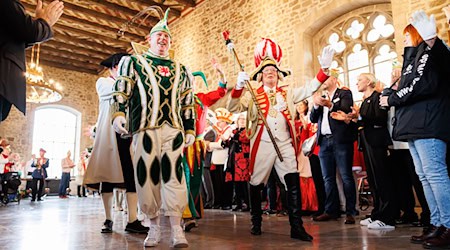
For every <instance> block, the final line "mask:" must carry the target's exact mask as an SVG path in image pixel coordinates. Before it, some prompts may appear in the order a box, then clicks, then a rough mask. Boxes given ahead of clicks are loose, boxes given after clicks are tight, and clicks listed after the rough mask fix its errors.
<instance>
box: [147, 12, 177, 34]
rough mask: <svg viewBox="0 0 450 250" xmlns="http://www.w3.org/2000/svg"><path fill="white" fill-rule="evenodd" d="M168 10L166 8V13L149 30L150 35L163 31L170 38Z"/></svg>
mask: <svg viewBox="0 0 450 250" xmlns="http://www.w3.org/2000/svg"><path fill="white" fill-rule="evenodd" d="M169 10H170V8H167V10H166V13H165V14H164V17H163V19H161V20H160V21H159V22H158V23H157V24H156V25H155V26H153V28H152V29H151V30H150V35H152V34H153V33H155V32H158V31H163V32H166V33H167V34H168V35H169V36H170V37H172V36H171V35H170V30H169V25H168V24H167V21H168V17H169Z"/></svg>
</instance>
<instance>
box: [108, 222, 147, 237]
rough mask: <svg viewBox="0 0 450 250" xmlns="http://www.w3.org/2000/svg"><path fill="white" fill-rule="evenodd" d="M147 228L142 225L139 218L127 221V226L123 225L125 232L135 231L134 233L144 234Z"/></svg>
mask: <svg viewBox="0 0 450 250" xmlns="http://www.w3.org/2000/svg"><path fill="white" fill-rule="evenodd" d="M111 223H112V222H111ZM111 228H112V226H111ZM148 229H149V228H148V227H146V226H143V225H142V223H141V222H140V221H139V220H135V221H133V222H132V223H128V224H127V226H126V227H125V231H126V232H129V233H136V234H145V233H147V232H148Z"/></svg>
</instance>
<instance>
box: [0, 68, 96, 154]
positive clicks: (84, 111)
mask: <svg viewBox="0 0 450 250" xmlns="http://www.w3.org/2000/svg"><path fill="white" fill-rule="evenodd" d="M42 67H43V69H44V73H45V77H46V79H54V80H55V81H58V82H60V83H61V86H62V87H63V90H62V92H63V93H64V97H63V99H62V100H61V101H60V102H56V103H52V104H56V105H64V106H68V107H70V108H73V109H75V110H77V111H78V112H80V113H81V130H80V133H81V141H80V150H82V149H84V148H86V147H87V146H90V145H91V144H92V143H93V142H92V140H91V139H89V138H88V137H87V136H84V135H83V132H84V130H85V129H86V128H87V127H88V126H90V125H93V124H95V123H96V121H97V112H98V97H97V92H96V90H95V82H96V81H97V78H98V77H99V76H96V75H91V74H86V73H78V72H73V71H67V70H62V69H57V68H52V67H48V66H45V65H42ZM43 105H45V104H42V105H41V104H30V103H28V104H27V115H26V116H24V115H23V114H22V113H21V112H19V111H18V110H17V109H16V108H15V107H13V108H12V110H11V113H10V115H9V116H8V118H7V119H6V121H5V122H2V123H0V137H5V138H7V139H8V140H9V141H10V142H11V147H12V150H13V151H14V152H17V153H19V154H20V155H21V156H22V157H23V158H29V157H30V155H31V154H32V153H38V152H31V151H32V144H33V141H32V140H33V123H34V111H35V110H36V108H38V107H40V106H43ZM55 119H58V118H57V117H55Z"/></svg>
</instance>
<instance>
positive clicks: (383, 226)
mask: <svg viewBox="0 0 450 250" xmlns="http://www.w3.org/2000/svg"><path fill="white" fill-rule="evenodd" d="M367 228H369V229H381V230H386V229H395V227H394V226H391V225H388V224H386V223H384V222H382V221H380V220H375V221H374V222H372V223H370V224H369V225H367Z"/></svg>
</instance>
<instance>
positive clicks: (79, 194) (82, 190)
mask: <svg viewBox="0 0 450 250" xmlns="http://www.w3.org/2000/svg"><path fill="white" fill-rule="evenodd" d="M81 192H83V194H81ZM77 195H78V197H81V196H86V187H84V186H82V185H78V186H77Z"/></svg>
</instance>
